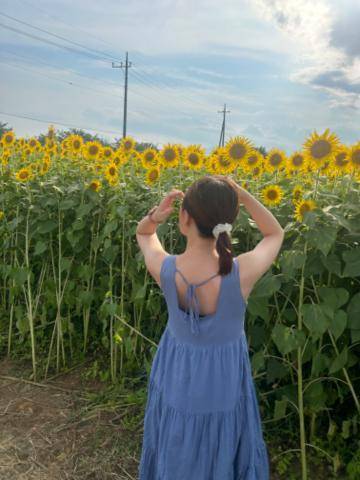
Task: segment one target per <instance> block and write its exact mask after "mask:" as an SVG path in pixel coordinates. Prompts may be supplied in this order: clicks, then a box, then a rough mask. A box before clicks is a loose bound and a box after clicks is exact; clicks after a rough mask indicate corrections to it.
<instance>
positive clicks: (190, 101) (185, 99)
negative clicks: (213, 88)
mask: <svg viewBox="0 0 360 480" xmlns="http://www.w3.org/2000/svg"><path fill="white" fill-rule="evenodd" d="M133 75H135V77H136V78H137V79H138V80H139V81H140V82H142V83H145V85H146V84H147V85H148V86H149V87H151V88H153V89H154V90H156V91H159V92H160V95H161V97H162V98H163V97H164V93H165V94H166V92H169V94H170V95H172V96H174V97H176V99H177V100H178V101H180V102H182V103H183V105H184V106H186V107H187V108H189V105H191V107H194V106H196V105H199V106H200V107H201V108H202V109H203V110H204V111H207V112H211V113H213V110H212V109H211V108H210V107H209V106H208V105H206V104H205V103H202V102H199V101H197V100H196V99H191V98H190V97H186V96H184V94H182V93H179V92H176V91H174V87H169V86H167V85H166V84H165V83H164V82H161V83H160V82H159V85H160V86H159V85H157V84H156V83H155V82H152V81H151V80H150V79H149V78H148V76H146V77H145V79H144V74H141V73H139V71H136V72H135V71H134V73H133ZM161 85H163V86H161ZM169 89H170V91H169Z"/></svg>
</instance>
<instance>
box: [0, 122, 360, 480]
mask: <svg viewBox="0 0 360 480" xmlns="http://www.w3.org/2000/svg"><path fill="white" fill-rule="evenodd" d="M0 153H1V167H0V185H1V188H0V251H1V257H0V281H1V288H0V353H1V355H2V356H6V355H7V356H9V357H11V356H17V357H21V358H24V359H28V360H29V362H31V364H32V372H33V374H32V379H33V380H34V381H36V380H40V379H45V378H46V377H47V375H48V374H49V372H53V371H56V372H58V371H61V369H63V368H65V367H69V366H70V365H72V364H74V363H75V362H76V361H78V360H79V359H82V358H84V357H86V356H87V355H89V354H90V353H94V352H95V353H96V355H97V357H98V358H101V359H102V360H103V364H104V370H103V371H102V378H103V379H104V380H108V381H109V382H124V381H125V379H126V378H128V377H132V378H136V379H137V380H138V382H139V388H140V387H141V386H144V385H146V379H147V376H148V373H149V370H150V366H151V359H152V357H153V355H154V353H155V351H156V348H157V341H158V340H159V338H160V336H161V334H162V331H163V329H164V327H165V322H166V319H167V310H166V305H165V300H164V298H163V296H162V294H161V291H160V289H159V288H158V286H157V284H156V282H155V281H154V280H153V278H152V277H151V276H150V275H149V274H148V272H147V270H146V267H145V264H144V261H143V258H142V254H141V252H140V251H139V248H138V246H137V243H136V237H135V230H136V227H137V223H138V222H139V221H140V220H141V219H142V218H143V216H144V215H145V214H146V213H147V211H148V210H149V209H150V208H151V207H152V206H153V205H154V204H158V203H159V201H160V200H161V198H162V197H163V195H164V194H165V193H166V192H167V191H169V190H170V189H171V188H173V187H175V188H178V189H181V190H185V189H186V187H187V186H188V185H189V184H191V183H192V182H193V181H194V180H195V179H196V178H198V177H199V176H202V175H204V174H212V173H213V174H223V175H229V176H231V177H232V178H234V180H235V181H237V182H238V183H239V184H240V185H241V186H242V187H243V188H246V189H248V190H249V191H250V192H251V193H252V194H253V195H254V196H256V197H258V198H259V200H260V201H262V202H263V203H264V204H265V205H266V206H267V207H268V208H270V209H271V211H272V212H273V213H274V215H275V216H276V218H277V219H278V220H279V222H280V223H281V225H282V227H283V228H284V230H285V239H284V243H283V246H282V249H281V251H280V253H279V256H278V258H277V259H276V261H275V262H274V264H273V265H272V267H271V269H270V270H269V271H268V272H267V273H266V274H265V275H264V276H263V277H262V278H261V279H260V280H259V281H258V282H257V284H256V285H255V287H254V289H253V291H252V292H251V294H250V297H249V299H248V309H247V313H246V323H245V326H246V334H247V340H248V345H249V350H250V358H251V363H252V368H253V375H254V379H255V382H256V385H257V390H258V392H259V403H260V408H261V412H262V418H263V419H264V434H265V437H266V440H267V442H268V444H269V445H272V444H273V443H275V444H276V445H277V446H276V448H275V447H274V448H273V449H272V450H271V457H272V458H271V460H272V462H273V464H274V465H276V469H277V470H276V471H277V472H278V473H279V474H281V473H282V472H283V474H284V477H279V478H288V477H286V468H287V464H288V463H289V462H291V461H293V460H294V459H298V462H299V465H301V470H302V472H303V476H302V478H303V479H304V478H307V477H306V473H304V472H306V470H307V461H308V458H309V456H312V457H316V458H317V461H318V463H319V465H320V467H321V468H322V469H323V470H322V471H323V472H324V475H325V474H326V475H327V478H348V479H350V480H355V479H359V478H360V440H359V438H360V435H359V432H360V425H359V420H360V369H359V360H360V191H359V181H360V141H359V142H358V143H355V144H353V145H345V144H343V143H342V142H341V141H340V139H339V137H338V136H337V135H336V134H335V133H333V132H331V131H330V130H329V129H327V130H325V132H323V133H322V134H319V133H317V132H316V131H314V132H313V133H312V134H311V135H310V136H309V138H307V139H305V141H304V143H303V145H302V146H301V148H299V149H298V150H297V151H294V152H293V153H292V154H291V155H289V156H288V155H286V154H285V152H284V151H282V150H281V149H278V148H273V149H271V150H270V151H269V152H267V153H266V152H264V151H262V149H259V148H256V147H255V146H254V144H253V143H252V141H251V140H250V139H248V138H245V137H243V136H236V137H233V138H231V139H229V141H228V142H227V143H226V145H225V146H224V147H217V148H214V149H213V150H212V151H211V152H210V153H206V150H205V148H204V147H203V146H201V145H189V146H184V145H179V144H166V145H163V146H162V147H161V148H157V147H149V148H145V149H139V148H138V145H137V143H136V141H135V140H134V139H133V138H131V137H126V138H124V139H122V140H121V141H120V142H118V144H117V145H116V146H108V145H104V144H103V143H102V142H101V141H98V140H93V141H84V139H83V137H82V136H81V135H75V134H71V135H68V136H66V138H64V139H63V140H61V141H60V140H59V137H58V135H57V132H56V131H55V129H54V128H53V127H52V126H50V127H49V129H48V132H47V134H46V135H45V137H44V139H43V141H41V142H40V141H39V139H38V138H17V137H16V135H15V133H14V132H13V131H11V130H10V131H6V132H5V133H4V134H3V136H2V138H1V144H0ZM177 220H178V217H177V212H176V213H175V214H174V215H171V216H170V217H169V219H168V221H167V222H165V223H164V224H162V225H160V226H159V227H158V229H157V234H158V236H159V238H160V240H161V242H162V244H163V246H164V248H165V249H166V250H167V251H168V252H171V253H175V252H180V251H182V250H183V249H184V247H185V245H184V240H183V239H182V238H181V236H179V235H178V230H177ZM260 240H261V233H260V231H259V230H258V229H257V227H256V224H255V223H254V221H253V220H252V219H251V217H249V215H248V214H247V212H246V211H245V209H243V208H240V214H239V217H238V219H237V221H236V223H235V224H234V228H233V231H232V242H233V250H234V255H239V254H240V253H242V252H243V251H247V250H249V249H252V248H253V247H254V246H255V245H256V243H258V242H259V241H260ZM289 432H291V433H292V434H290V433H289ZM279 438H280V439H281V442H282V443H280V444H279V445H278V444H277V443H276V441H275V439H279ZM341 475H343V476H341ZM299 478H300V477H299ZM309 478H310V477H309Z"/></svg>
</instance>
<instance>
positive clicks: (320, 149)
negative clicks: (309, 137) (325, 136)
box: [311, 140, 331, 158]
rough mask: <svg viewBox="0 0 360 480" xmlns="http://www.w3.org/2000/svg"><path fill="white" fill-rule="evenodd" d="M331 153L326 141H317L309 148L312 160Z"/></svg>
mask: <svg viewBox="0 0 360 480" xmlns="http://www.w3.org/2000/svg"><path fill="white" fill-rule="evenodd" d="M330 152H331V145H330V143H329V142H328V141H326V140H317V141H316V142H315V143H314V144H313V146H312V147H311V155H312V156H313V157H314V158H323V157H326V155H328V154H329V153H330Z"/></svg>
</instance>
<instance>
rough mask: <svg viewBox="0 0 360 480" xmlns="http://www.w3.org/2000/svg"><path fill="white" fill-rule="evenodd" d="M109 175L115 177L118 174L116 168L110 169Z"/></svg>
mask: <svg viewBox="0 0 360 480" xmlns="http://www.w3.org/2000/svg"><path fill="white" fill-rule="evenodd" d="M109 174H110V175H112V176H113V175H115V174H116V169H115V168H114V167H110V168H109Z"/></svg>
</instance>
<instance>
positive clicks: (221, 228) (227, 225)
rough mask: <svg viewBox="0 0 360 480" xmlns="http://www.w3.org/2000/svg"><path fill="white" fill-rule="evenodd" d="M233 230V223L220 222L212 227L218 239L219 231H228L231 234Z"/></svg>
mask: <svg viewBox="0 0 360 480" xmlns="http://www.w3.org/2000/svg"><path fill="white" fill-rule="evenodd" d="M231 230H232V225H231V223H218V224H217V225H215V227H214V228H213V229H212V233H213V235H214V237H215V238H216V239H217V238H218V236H219V233H221V232H228V234H229V235H230V232H231Z"/></svg>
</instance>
